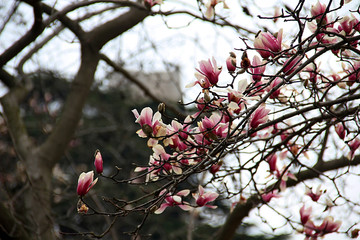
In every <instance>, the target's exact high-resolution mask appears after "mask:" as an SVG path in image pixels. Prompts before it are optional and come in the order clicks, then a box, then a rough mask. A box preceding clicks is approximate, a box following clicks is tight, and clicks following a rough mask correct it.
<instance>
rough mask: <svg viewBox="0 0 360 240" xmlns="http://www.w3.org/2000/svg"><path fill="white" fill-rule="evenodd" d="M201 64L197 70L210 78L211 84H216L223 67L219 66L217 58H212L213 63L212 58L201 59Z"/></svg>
mask: <svg viewBox="0 0 360 240" xmlns="http://www.w3.org/2000/svg"><path fill="white" fill-rule="evenodd" d="M199 66H200V69H198V68H197V69H196V70H197V71H198V72H199V73H200V74H202V75H203V76H205V77H206V78H207V79H208V80H209V82H210V83H211V85H216V84H217V82H218V81H219V75H220V73H221V67H218V66H217V64H216V60H215V58H214V57H213V58H212V63H211V61H210V59H208V60H207V61H205V60H201V61H200V62H199Z"/></svg>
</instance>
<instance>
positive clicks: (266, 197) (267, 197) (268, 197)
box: [261, 190, 280, 203]
mask: <svg viewBox="0 0 360 240" xmlns="http://www.w3.org/2000/svg"><path fill="white" fill-rule="evenodd" d="M279 197H280V195H279V194H278V193H277V190H273V191H271V192H268V193H264V194H262V195H261V198H262V200H263V201H264V202H266V203H268V202H270V200H271V199H272V198H279Z"/></svg>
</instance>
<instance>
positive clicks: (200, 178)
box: [0, 0, 360, 240]
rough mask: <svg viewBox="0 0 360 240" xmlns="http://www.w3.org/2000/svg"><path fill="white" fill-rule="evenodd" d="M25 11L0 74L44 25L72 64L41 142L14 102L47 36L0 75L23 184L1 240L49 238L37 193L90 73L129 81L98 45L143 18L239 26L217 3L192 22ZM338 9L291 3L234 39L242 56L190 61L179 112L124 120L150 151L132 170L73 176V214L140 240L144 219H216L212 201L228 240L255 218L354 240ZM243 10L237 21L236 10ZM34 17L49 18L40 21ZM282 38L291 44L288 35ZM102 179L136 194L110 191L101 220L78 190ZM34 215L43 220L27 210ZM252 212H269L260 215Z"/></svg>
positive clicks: (354, 80)
mask: <svg viewBox="0 0 360 240" xmlns="http://www.w3.org/2000/svg"><path fill="white" fill-rule="evenodd" d="M23 2H26V3H27V4H29V5H30V6H31V7H32V8H33V9H34V16H35V17H34V24H33V27H32V28H31V30H29V32H27V33H26V34H24V35H23V37H22V38H20V39H19V40H18V41H17V42H15V43H13V44H12V45H10V47H9V48H7V49H6V50H5V51H4V52H3V53H2V55H1V56H0V64H1V66H6V64H7V63H8V62H10V60H11V59H12V58H13V57H15V56H16V55H17V54H19V53H20V52H21V51H22V50H23V49H24V48H25V47H26V46H27V45H28V44H30V43H32V42H33V41H35V39H36V38H37V37H38V36H40V35H41V34H42V32H43V31H44V29H45V27H47V26H50V25H49V24H51V23H52V22H53V21H55V20H58V21H60V22H61V24H62V25H61V27H60V28H59V29H58V31H61V30H62V29H61V28H67V29H68V30H70V31H71V32H72V33H73V34H74V36H75V37H76V38H77V40H78V41H79V42H80V47H81V54H82V55H81V63H80V67H79V70H78V72H77V74H76V76H75V78H74V80H73V81H72V90H71V92H70V94H69V96H68V97H67V101H66V103H65V104H64V106H63V109H62V113H61V117H60V119H59V120H58V121H57V122H56V124H55V125H54V128H53V130H52V132H51V133H50V134H49V136H48V137H47V138H46V140H45V141H44V142H43V143H35V142H33V141H32V140H31V138H30V137H29V135H28V133H27V131H26V128H25V125H24V123H23V121H22V118H21V117H22V116H21V113H20V110H19V102H20V101H21V99H22V98H23V96H24V94H26V91H27V87H28V85H27V84H26V83H27V82H26V80H27V79H26V76H27V75H26V73H24V71H23V68H22V67H23V64H24V62H26V61H27V60H28V59H30V58H31V56H32V55H33V54H34V52H37V51H38V50H39V49H40V48H41V47H42V46H43V45H44V44H46V43H47V42H48V41H49V40H51V35H50V36H49V37H48V38H47V39H44V40H43V42H41V43H39V44H38V45H36V46H35V48H33V50H32V51H30V52H29V53H28V54H27V55H25V56H23V58H22V59H21V61H20V63H19V64H18V66H17V67H16V68H14V69H12V71H13V72H14V73H13V74H12V73H11V71H10V72H9V70H8V69H6V68H5V67H3V68H2V69H1V72H0V73H1V75H0V77H1V80H2V82H3V83H4V84H5V85H6V86H7V87H8V92H7V93H6V94H5V95H4V96H3V97H2V98H1V104H2V107H3V115H4V117H5V119H6V123H7V127H8V128H9V131H10V133H11V137H12V141H13V143H14V147H15V150H16V153H17V155H18V157H19V159H21V161H23V163H24V166H25V169H26V170H25V171H26V173H27V174H26V177H27V179H28V182H29V185H30V186H31V187H30V188H24V193H21V194H24V196H25V199H26V206H25V213H26V214H28V216H29V219H31V224H29V223H28V224H26V225H25V226H27V227H24V226H22V225H21V224H19V221H17V219H16V218H15V217H14V216H11V214H10V213H9V212H6V207H5V206H4V205H1V208H2V209H4V212H6V214H3V216H2V222H6V223H7V224H3V229H4V232H6V233H7V234H8V235H10V236H12V235H13V233H14V229H16V234H17V235H14V236H19V237H20V239H32V238H34V236H35V237H37V238H42V239H54V238H55V234H54V229H53V227H52V224H51V200H50V194H44V192H50V190H51V169H52V168H53V167H54V165H55V163H57V162H58V161H59V160H60V158H61V156H62V154H63V153H64V151H65V149H66V147H67V145H68V143H69V142H70V140H71V137H72V135H73V133H74V131H75V130H76V127H77V125H78V123H79V120H80V118H81V110H82V108H83V107H84V103H85V99H86V96H87V94H88V93H89V89H90V86H91V84H92V83H93V81H94V73H95V71H96V69H97V66H98V62H99V61H100V60H104V61H105V62H106V63H108V64H109V65H111V66H112V67H113V68H114V69H115V70H117V71H122V72H123V73H124V75H126V76H128V77H129V79H130V80H131V79H132V80H134V79H133V78H131V76H130V75H129V74H128V73H126V71H125V70H123V69H122V68H121V66H117V65H116V64H115V63H114V62H112V61H111V60H110V59H109V58H108V57H107V56H105V55H104V54H102V53H101V51H100V50H101V49H102V47H103V46H104V45H105V44H106V43H108V42H109V41H111V40H112V39H113V38H115V37H116V36H119V35H121V34H122V33H124V32H125V31H127V30H128V29H130V28H132V27H133V26H135V25H136V24H137V23H139V22H141V21H143V19H145V18H146V17H147V16H150V15H162V16H163V17H165V16H169V15H172V14H188V15H190V16H191V17H193V18H195V19H202V20H204V21H208V22H212V23H214V24H219V25H221V26H231V27H233V28H236V29H242V30H243V28H240V27H238V26H237V25H235V24H231V23H229V22H228V20H227V19H226V18H225V17H223V16H221V15H218V14H217V11H218V10H223V9H224V8H225V9H226V8H228V7H230V9H229V11H231V6H228V5H227V4H226V3H225V1H221V0H219V1H217V0H210V1H208V2H202V1H197V4H198V9H197V11H200V13H199V15H197V14H194V13H193V12H191V11H181V10H180V11H177V10H174V11H168V12H163V11H161V7H162V6H164V7H165V6H166V4H168V3H167V2H166V1H164V3H163V2H162V1H155V0H154V1H152V0H145V1H83V2H81V1H80V2H76V3H73V4H70V5H68V6H66V7H65V8H63V10H60V11H58V10H57V9H55V8H54V7H51V6H49V5H47V4H45V3H43V2H40V1H30V0H26V1H23ZM99 2H102V3H113V4H114V5H106V6H107V7H106V8H103V9H96V11H95V10H94V11H90V12H87V13H86V14H84V15H83V16H81V17H80V18H79V19H77V20H73V19H71V18H70V17H68V16H67V14H68V13H69V12H71V11H74V10H76V9H79V8H81V7H87V6H91V5H93V4H95V3H99ZM348 4H353V3H349V1H340V2H336V3H335V2H333V1H328V2H324V3H320V2H315V1H311V2H310V3H309V2H308V1H304V0H303V1H302V0H300V1H298V3H297V4H296V5H294V7H290V6H285V7H284V8H283V9H280V8H278V9H277V11H276V12H275V14H272V15H271V16H259V18H260V19H263V21H265V22H266V21H269V22H276V21H277V22H279V21H282V22H283V23H284V24H283V28H282V29H277V30H276V31H274V32H269V31H265V30H262V31H259V32H258V33H257V34H256V35H250V36H248V37H245V36H241V38H240V39H241V41H242V43H241V45H239V46H234V51H233V52H231V53H230V55H229V57H228V58H227V60H226V61H224V62H221V63H220V61H219V60H218V59H215V58H213V57H211V55H210V56H209V59H206V60H202V61H200V62H199V65H198V66H196V68H195V78H194V80H190V79H188V80H187V81H188V84H187V87H189V88H190V87H191V88H193V89H194V90H193V91H192V93H193V94H192V96H190V98H191V100H190V101H189V102H188V103H186V104H184V105H185V109H187V111H188V112H190V113H189V114H184V113H182V112H176V108H174V107H173V106H171V109H172V113H170V112H169V111H168V110H167V109H168V105H167V104H166V103H161V104H159V106H158V109H157V110H155V109H151V108H149V107H145V108H143V109H141V110H140V109H134V110H133V112H132V113H133V115H134V118H135V122H136V124H138V126H139V130H138V131H137V134H138V136H139V137H141V138H145V139H147V141H146V142H144V144H147V146H148V147H149V148H150V149H151V150H152V152H153V153H152V154H151V155H150V156H149V162H148V164H147V165H145V166H141V165H138V166H136V167H134V169H133V172H132V173H130V174H129V173H125V172H122V171H121V169H119V168H115V166H113V167H114V173H111V174H108V173H106V174H105V173H104V172H103V167H104V166H105V167H111V166H109V165H108V163H107V161H106V159H104V161H103V158H102V156H101V153H100V151H96V153H95V161H94V169H95V171H96V175H97V178H96V179H94V175H95V173H94V171H88V172H83V173H81V174H80V176H79V178H78V185H77V195H78V196H79V200H78V202H77V210H78V213H79V214H81V216H82V215H106V216H111V217H112V218H113V221H114V222H115V221H117V220H119V219H121V218H126V217H127V216H129V214H141V215H142V216H143V220H142V221H141V222H140V223H139V224H138V225H137V226H136V227H134V230H133V231H132V232H130V233H127V234H129V235H130V236H132V238H133V239H139V238H140V237H141V236H142V234H145V233H143V232H142V231H141V230H142V227H143V226H144V225H145V224H149V221H148V218H149V217H150V215H152V216H151V217H156V215H157V214H162V213H163V212H164V211H167V209H168V208H178V209H179V210H183V211H189V212H191V213H196V212H203V211H204V209H209V211H206V212H207V214H206V215H205V217H206V216H207V215H209V214H211V213H214V214H215V213H216V214H219V212H217V211H218V210H217V209H215V208H216V207H217V205H218V204H219V203H221V204H227V205H228V206H229V209H230V212H228V213H227V212H226V213H225V214H227V217H226V220H225V222H221V220H220V219H219V220H218V221H217V222H218V223H219V224H221V227H220V230H219V231H218V232H217V234H216V236H215V237H214V238H217V239H232V237H233V235H234V234H235V232H236V230H237V228H238V227H239V225H240V224H241V223H242V222H243V221H244V220H245V219H246V217H248V216H252V214H253V212H254V211H256V210H257V211H258V214H257V216H256V217H257V218H259V219H260V220H261V221H262V223H263V224H264V225H265V226H268V227H270V229H272V230H275V229H278V228H284V229H285V231H287V232H288V233H295V232H297V233H299V234H302V235H303V237H304V238H305V239H313V240H314V239H319V238H323V237H327V236H328V235H330V234H339V236H338V237H339V238H344V237H345V236H348V237H353V238H357V236H358V231H359V230H358V226H357V224H358V219H359V216H358V215H357V214H358V212H359V204H358V202H359V196H358V195H359V192H358V190H357V188H356V187H357V186H356V185H355V186H356V187H353V188H352V189H351V185H350V184H351V183H352V182H354V181H358V180H359V178H358V177H359V174H358V172H359V168H358V166H357V165H358V164H360V155H359V154H358V149H359V146H360V136H358V135H359V132H360V131H359V128H360V119H359V110H360V109H359V102H360V101H359V99H360V91H359V88H360V84H359V82H360V70H359V69H360V56H359V55H360V54H359V53H360V52H359V43H358V40H359V39H360V34H359V32H360V23H359V6H356V8H352V9H350V10H347V11H344V9H345V8H346V6H348ZM352 6H355V5H354V4H353V5H352ZM119 7H127V8H129V10H128V11H127V12H125V13H119V16H118V17H116V18H114V19H113V20H109V21H108V22H105V23H103V24H100V25H99V26H96V27H94V28H92V29H90V30H84V29H83V26H82V25H81V24H79V23H80V22H81V21H84V20H86V19H87V18H90V17H92V16H94V15H97V14H99V13H100V12H105V11H110V10H113V9H115V8H119ZM155 9H156V10H155ZM158 9H160V10H158ZM245 10H246V11H245ZM13 12H16V7H14V11H13ZM244 12H248V9H247V8H245V7H244ZM45 14H46V15H48V16H49V17H48V18H47V19H46V20H43V15H45ZM247 14H249V13H247ZM293 29H296V34H294V35H292V34H289V33H290V32H292V31H291V30H293ZM259 30H260V29H259ZM248 33H251V31H248ZM55 35H56V33H55ZM55 35H52V36H55ZM243 35H244V34H243ZM10 63H11V62H10ZM222 66H224V68H223V67H222ZM7 70H8V71H7ZM134 82H136V81H135V80H134ZM138 85H139V86H140V87H141V84H139V83H138ZM143 90H144V91H145V92H147V89H143ZM153 97H154V98H156V96H153ZM194 108H195V109H196V110H195V111H193V110H192V109H194ZM174 112H175V114H174ZM129 114H131V113H129ZM175 115H176V116H177V117H173V116H175ZM134 134H135V133H134ZM135 164H136V163H135ZM130 176H131V177H130ZM190 179H195V180H196V182H197V183H198V185H196V186H192V187H189V188H184V187H183V186H184V184H183V183H185V182H187V181H188V180H190ZM312 179H318V181H312ZM103 181H104V182H105V181H107V182H114V183H117V184H127V185H134V187H139V186H141V189H142V190H143V192H144V194H143V196H141V197H140V198H136V199H131V200H129V199H127V197H125V196H121V195H116V196H113V195H111V193H108V196H107V197H104V201H105V202H106V204H108V205H111V206H112V207H113V208H112V209H113V210H111V211H105V210H103V209H99V208H97V206H95V205H93V204H91V202H89V201H88V194H89V191H93V190H94V189H96V187H97V185H95V184H96V183H97V182H103ZM290 202H291V204H289V203H290ZM279 203H280V204H279ZM281 205H282V206H281ZM286 206H287V207H288V208H284V207H286ZM40 208H41V209H43V211H40V212H39V211H38V209H40ZM263 209H267V210H271V211H272V213H271V215H269V214H266V213H264V211H263ZM341 213H343V214H341ZM274 214H276V215H277V216H278V218H277V219H281V220H277V221H276V222H278V221H279V222H280V224H277V223H275V221H272V218H275V217H274ZM193 216H194V217H196V214H193ZM270 216H271V217H270ZM29 219H27V220H29ZM49 219H50V221H49ZM111 226H112V224H111V223H110V224H109V228H108V229H107V230H106V231H105V232H103V233H94V232H90V233H89V232H87V233H82V234H84V235H90V236H93V237H102V236H104V235H105V234H107V233H108V232H109V231H110V229H111ZM29 229H30V230H29ZM190 235H191V234H190ZM190 238H191V236H190Z"/></svg>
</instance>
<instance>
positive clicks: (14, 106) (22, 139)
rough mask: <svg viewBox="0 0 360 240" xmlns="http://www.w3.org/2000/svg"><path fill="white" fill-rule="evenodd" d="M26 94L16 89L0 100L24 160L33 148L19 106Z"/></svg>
mask: <svg viewBox="0 0 360 240" xmlns="http://www.w3.org/2000/svg"><path fill="white" fill-rule="evenodd" d="M26 93H27V91H26V90H25V89H24V88H14V89H12V90H10V91H9V92H8V93H7V94H5V95H4V96H3V97H2V98H1V99H0V103H1V105H2V107H3V115H4V118H5V120H6V124H7V127H8V129H9V132H10V135H11V138H12V142H13V143H14V147H15V150H16V152H17V154H18V156H19V157H20V158H22V159H23V160H24V159H25V158H26V156H27V155H28V154H29V152H30V150H31V147H32V144H31V141H30V138H29V136H28V133H27V130H26V127H25V124H24V122H23V120H22V118H21V116H20V107H19V104H18V100H19V99H21V98H22V97H23V96H24V94H26Z"/></svg>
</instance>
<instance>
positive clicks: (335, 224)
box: [316, 216, 341, 236]
mask: <svg viewBox="0 0 360 240" xmlns="http://www.w3.org/2000/svg"><path fill="white" fill-rule="evenodd" d="M340 226H341V221H334V218H333V217H332V216H327V217H325V219H324V220H323V222H322V224H321V225H320V226H318V227H317V228H316V230H317V231H318V232H320V234H319V236H324V235H325V234H328V233H333V232H337V230H339V228H340Z"/></svg>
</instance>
